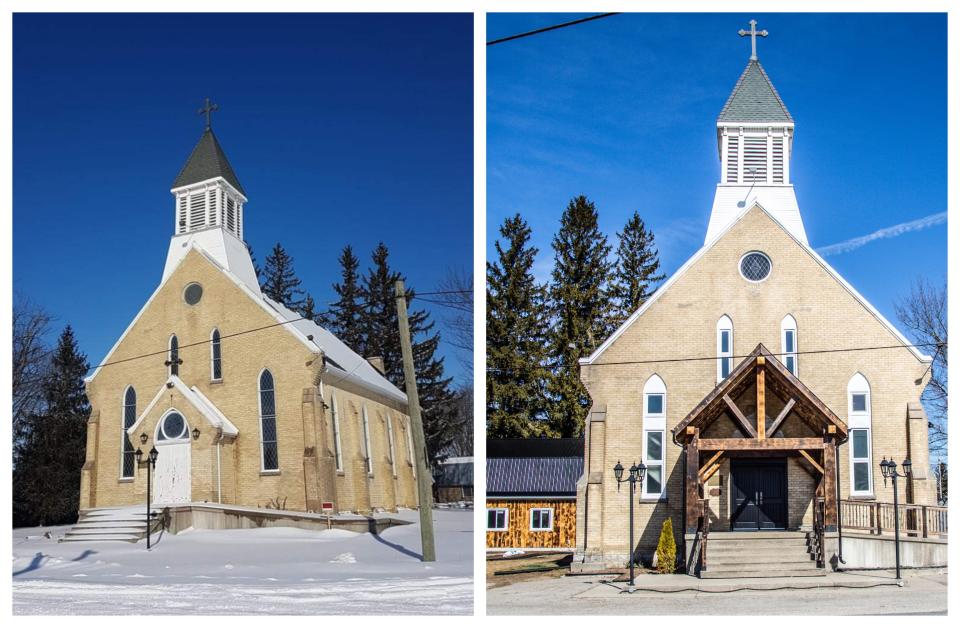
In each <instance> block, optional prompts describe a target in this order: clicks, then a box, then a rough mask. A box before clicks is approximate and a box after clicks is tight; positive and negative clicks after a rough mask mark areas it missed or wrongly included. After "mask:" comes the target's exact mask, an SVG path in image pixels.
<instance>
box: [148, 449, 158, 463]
mask: <svg viewBox="0 0 960 628" xmlns="http://www.w3.org/2000/svg"><path fill="white" fill-rule="evenodd" d="M159 454H160V452H159V451H157V448H156V447H151V448H150V463H151V464H154V465H155V464H157V456H158V455H159Z"/></svg>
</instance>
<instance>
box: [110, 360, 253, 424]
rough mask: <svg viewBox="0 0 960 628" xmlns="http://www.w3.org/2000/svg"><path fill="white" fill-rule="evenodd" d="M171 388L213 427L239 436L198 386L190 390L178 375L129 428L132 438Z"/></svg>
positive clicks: (160, 391)
mask: <svg viewBox="0 0 960 628" xmlns="http://www.w3.org/2000/svg"><path fill="white" fill-rule="evenodd" d="M171 388H173V389H174V390H176V391H177V392H179V393H180V394H181V395H182V396H183V398H184V399H185V400H186V401H187V402H188V403H189V404H190V405H191V406H193V408H194V410H196V411H197V412H199V413H200V416H202V417H203V418H205V419H206V420H207V422H208V423H210V425H211V426H212V427H214V428H220V429H222V430H223V433H224V434H225V435H227V436H236V435H237V434H239V430H238V429H237V426H236V425H234V424H233V423H232V422H231V421H230V419H228V418H227V417H226V415H224V414H223V412H221V411H220V409H219V408H217V406H216V405H214V403H213V402H212V401H210V400H209V399H207V397H206V395H204V394H203V393H202V392H200V390H199V389H198V388H197V387H196V386H193V387H190V388H188V387H187V385H186V384H185V383H184V382H183V380H182V379H180V378H179V377H178V376H176V375H171V376H170V377H168V378H167V380H166V381H165V382H164V383H163V385H162V386H160V390H158V391H157V394H156V395H154V397H153V399H152V400H151V401H150V403H149V404H147V407H146V408H144V410H143V412H142V413H141V414H140V416H139V417H137V420H136V421H135V422H134V424H133V425H131V426H130V427H128V428H127V434H129V435H130V436H133V435H134V434H136V432H137V431H138V430H139V429H140V426H141V425H142V424H143V422H144V421H145V420H146V418H147V417H148V416H149V415H150V413H151V412H152V411H153V409H154V408H155V407H156V405H157V404H158V403H159V402H160V400H161V399H162V398H163V397H165V396H166V394H167V393H168V392H169V389H171Z"/></svg>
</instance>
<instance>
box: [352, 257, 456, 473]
mask: <svg viewBox="0 0 960 628" xmlns="http://www.w3.org/2000/svg"><path fill="white" fill-rule="evenodd" d="M388 258H389V252H388V251H387V247H386V246H385V245H384V244H383V243H382V242H381V243H380V244H379V245H378V246H377V248H376V249H375V250H374V252H373V256H372V259H373V268H371V269H370V270H369V271H368V272H367V274H366V275H365V276H364V280H363V290H362V293H361V294H362V298H363V301H365V302H366V306H365V307H364V308H363V317H362V319H361V322H362V324H361V329H362V333H363V338H364V339H365V341H366V342H365V345H366V346H365V348H366V356H367V357H373V356H379V357H382V358H383V365H384V371H385V373H386V377H387V379H388V380H390V382H391V383H393V384H394V385H395V386H397V387H398V388H400V389H401V390H406V389H405V380H404V377H403V356H402V355H401V350H400V329H399V323H398V319H397V304H396V299H395V297H394V284H395V283H396V281H397V279H402V278H403V276H402V275H401V274H400V273H398V272H396V271H394V270H392V269H391V268H390V264H389V259H388ZM413 295H414V292H413V290H411V289H409V288H408V289H407V301H408V307H409V301H410V299H412V298H413ZM407 317H408V322H409V325H410V337H411V342H412V345H413V367H414V370H415V371H416V374H417V392H418V394H419V397H420V409H421V414H422V416H423V431H424V435H425V438H426V444H427V452H428V453H429V455H430V461H436V460H438V459H440V458H441V457H442V455H443V452H445V451H447V450H448V448H449V447H450V445H451V444H452V443H453V441H454V439H455V438H456V435H457V409H456V400H455V399H454V396H453V393H452V392H451V390H450V382H451V381H452V378H449V377H444V367H443V358H442V357H438V356H437V355H436V351H437V348H438V346H439V344H440V334H439V333H433V322H431V321H430V320H429V315H428V313H427V312H426V311H423V310H410V311H408V314H407Z"/></svg>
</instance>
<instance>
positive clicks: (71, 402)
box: [13, 325, 90, 525]
mask: <svg viewBox="0 0 960 628" xmlns="http://www.w3.org/2000/svg"><path fill="white" fill-rule="evenodd" d="M88 366H89V365H88V364H87V359H86V356H84V355H83V354H82V353H80V351H79V349H78V348H77V343H76V339H75V338H74V335H73V329H72V328H71V327H70V326H69V325H68V326H67V327H66V328H65V329H64V330H63V333H62V334H61V335H60V338H59V340H58V342H57V347H56V349H55V351H54V353H53V357H52V361H51V369H50V375H49V377H48V378H47V380H46V382H45V383H44V386H43V409H42V410H41V411H38V412H36V413H33V414H32V415H31V416H30V417H29V418H28V419H27V421H26V424H25V426H24V428H23V429H22V430H21V434H20V436H21V438H20V439H19V440H18V442H17V444H16V446H15V450H14V460H15V461H16V466H15V467H14V471H13V502H14V513H15V519H16V520H17V521H16V524H17V525H56V524H61V523H69V522H71V521H75V520H76V517H77V512H78V510H79V508H80V470H81V468H82V467H83V463H84V461H85V459H86V444H87V439H86V428H87V420H88V419H89V418H90V403H89V401H87V395H86V393H85V392H84V383H83V377H84V375H86V373H87V370H88Z"/></svg>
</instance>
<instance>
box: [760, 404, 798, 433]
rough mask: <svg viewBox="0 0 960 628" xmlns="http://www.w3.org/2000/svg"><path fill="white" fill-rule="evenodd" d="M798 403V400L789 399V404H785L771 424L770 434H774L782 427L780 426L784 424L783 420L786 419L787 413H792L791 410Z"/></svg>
mask: <svg viewBox="0 0 960 628" xmlns="http://www.w3.org/2000/svg"><path fill="white" fill-rule="evenodd" d="M796 404H797V400H796V399H793V398H791V399H790V400H789V401H787V405H785V406H783V410H781V411H780V414H778V415H777V418H776V419H774V421H773V424H772V425H771V426H770V431H769V432H767V433H768V434H770V436H773V435H774V434H776V433H777V430H778V429H780V426H781V425H783V422H784V421H785V420H786V418H787V415H789V414H790V411H791V410H793V406H795V405H796Z"/></svg>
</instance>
